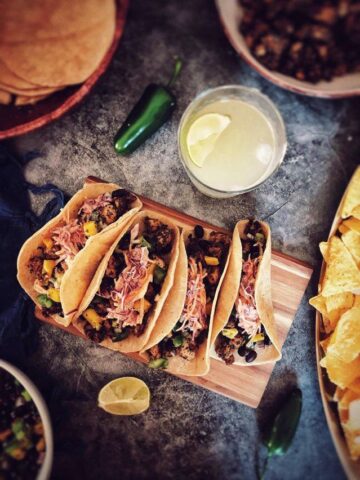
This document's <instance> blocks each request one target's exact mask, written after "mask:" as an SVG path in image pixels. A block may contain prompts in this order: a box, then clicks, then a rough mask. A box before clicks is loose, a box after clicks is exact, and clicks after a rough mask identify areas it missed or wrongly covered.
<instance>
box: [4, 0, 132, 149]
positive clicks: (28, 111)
mask: <svg viewBox="0 0 360 480" xmlns="http://www.w3.org/2000/svg"><path fill="white" fill-rule="evenodd" d="M128 5H129V0H117V11H116V29H115V34H114V39H113V42H112V44H111V46H110V48H109V50H108V51H107V53H106V55H105V57H104V58H103V60H102V62H101V64H100V65H99V66H98V68H97V69H96V71H95V72H94V73H93V74H92V75H91V77H89V78H88V79H87V80H86V82H84V83H82V84H80V85H75V86H72V87H67V88H65V89H64V90H60V91H59V92H57V93H54V94H53V95H50V96H49V97H47V98H46V99H45V100H43V101H40V102H39V103H37V104H35V105H29V106H24V107H15V106H12V105H11V106H8V105H0V140H3V139H5V138H10V137H15V136H18V135H23V134H24V133H28V132H31V131H33V130H36V129H37V128H40V127H42V126H44V125H47V124H48V123H50V122H52V121H53V120H56V119H57V118H60V117H61V116H62V115H64V113H66V112H68V111H69V110H70V109H71V108H73V107H75V105H77V104H78V103H80V102H81V100H83V98H85V97H86V95H88V93H89V92H90V90H91V89H92V88H93V86H94V85H95V83H96V82H97V81H98V79H99V78H100V77H101V75H102V74H103V73H104V72H105V70H106V69H107V68H108V66H109V64H110V62H111V59H112V57H113V55H114V53H115V51H116V48H117V46H118V43H119V41H120V38H121V36H122V33H123V31H124V25H125V20H126V13H127V9H128Z"/></svg>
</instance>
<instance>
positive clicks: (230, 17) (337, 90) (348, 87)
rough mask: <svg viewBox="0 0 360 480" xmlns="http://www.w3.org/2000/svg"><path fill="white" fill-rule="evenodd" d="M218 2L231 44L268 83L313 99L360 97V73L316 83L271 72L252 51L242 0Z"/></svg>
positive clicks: (217, 0)
mask: <svg viewBox="0 0 360 480" xmlns="http://www.w3.org/2000/svg"><path fill="white" fill-rule="evenodd" d="M254 1H256V0H254ZM215 3H216V6H217V9H218V13H219V16H220V20H221V23H222V25H223V28H224V31H225V34H226V36H227V37H228V39H229V41H230V43H231V45H232V46H233V47H234V49H235V50H236V51H237V52H238V53H239V54H240V55H241V57H242V58H243V59H244V60H245V61H246V62H247V63H248V64H249V65H250V66H251V67H253V68H254V69H255V70H256V71H257V72H258V73H260V75H262V76H263V77H265V78H266V79H267V80H270V82H272V83H275V84H276V85H278V86H279V87H281V88H285V89H286V90H291V91H292V92H295V93H301V94H302V95H309V96H311V97H322V98H344V97H353V96H356V95H360V73H352V74H348V75H344V76H342V77H335V78H334V79H333V80H331V81H330V82H325V81H322V82H319V83H316V84H313V83H310V82H302V81H300V80H296V78H293V77H289V76H287V75H283V74H282V73H278V72H275V71H271V70H268V69H267V68H266V67H264V66H263V65H261V63H259V62H258V61H257V60H256V58H255V57H254V56H253V55H252V53H251V52H250V51H249V49H248V47H247V45H246V43H245V40H244V37H243V36H242V34H241V32H240V29H239V25H240V23H241V18H242V8H241V5H240V3H239V0H215Z"/></svg>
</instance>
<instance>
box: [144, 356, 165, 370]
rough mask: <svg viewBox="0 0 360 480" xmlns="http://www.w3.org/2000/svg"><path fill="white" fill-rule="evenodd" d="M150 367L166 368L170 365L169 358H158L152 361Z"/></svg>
mask: <svg viewBox="0 0 360 480" xmlns="http://www.w3.org/2000/svg"><path fill="white" fill-rule="evenodd" d="M148 365H149V367H150V368H166V367H167V366H168V365H169V361H168V359H167V358H156V359H154V360H150V362H149V364H148Z"/></svg>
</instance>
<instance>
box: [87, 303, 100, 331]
mask: <svg viewBox="0 0 360 480" xmlns="http://www.w3.org/2000/svg"><path fill="white" fill-rule="evenodd" d="M83 317H84V318H85V320H86V321H87V322H89V323H90V325H91V326H92V327H93V328H95V330H100V327H101V317H100V315H99V314H98V313H97V312H96V311H95V310H94V309H93V308H87V309H86V310H85V312H84V313H83Z"/></svg>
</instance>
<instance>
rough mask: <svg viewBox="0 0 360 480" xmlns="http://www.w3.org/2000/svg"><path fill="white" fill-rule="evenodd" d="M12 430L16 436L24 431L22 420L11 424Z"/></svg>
mask: <svg viewBox="0 0 360 480" xmlns="http://www.w3.org/2000/svg"><path fill="white" fill-rule="evenodd" d="M11 430H12V431H13V433H14V434H15V435H16V434H17V433H19V432H21V431H23V430H24V422H23V421H22V420H21V418H16V419H15V420H14V421H13V423H12V424H11Z"/></svg>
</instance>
